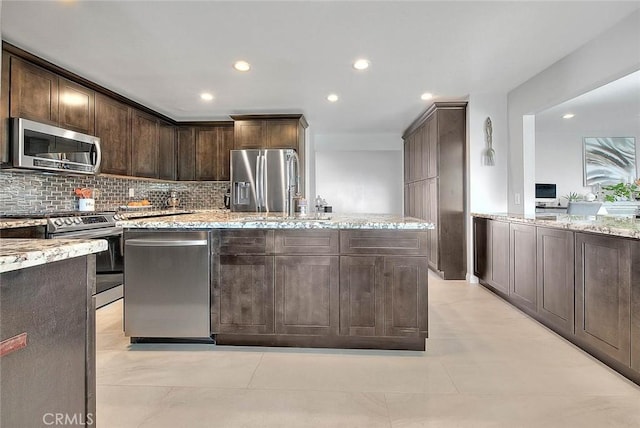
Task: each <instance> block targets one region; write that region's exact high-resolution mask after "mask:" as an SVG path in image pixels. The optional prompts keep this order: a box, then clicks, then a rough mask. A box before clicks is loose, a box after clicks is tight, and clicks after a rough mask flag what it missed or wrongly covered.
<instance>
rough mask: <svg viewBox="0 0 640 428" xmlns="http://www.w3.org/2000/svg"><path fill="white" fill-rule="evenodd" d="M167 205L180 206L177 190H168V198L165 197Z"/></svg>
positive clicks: (171, 206)
mask: <svg viewBox="0 0 640 428" xmlns="http://www.w3.org/2000/svg"><path fill="white" fill-rule="evenodd" d="M167 206H168V207H169V208H178V206H180V198H178V192H176V191H175V190H172V191H170V192H169V199H167Z"/></svg>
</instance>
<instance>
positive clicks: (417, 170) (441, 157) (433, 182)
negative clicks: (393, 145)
mask: <svg viewBox="0 0 640 428" xmlns="http://www.w3.org/2000/svg"><path fill="white" fill-rule="evenodd" d="M466 108H467V104H466V103H460V102H438V103H434V104H433V105H432V106H431V107H430V108H429V109H428V110H427V111H425V112H424V113H423V114H422V115H421V116H420V117H419V118H418V119H416V120H415V121H414V122H413V123H412V124H411V125H410V126H409V128H407V130H406V131H405V132H404V134H403V136H402V138H403V139H404V213H405V215H407V216H411V217H417V218H421V219H424V220H426V221H429V222H432V223H434V224H435V229H434V230H430V231H429V267H430V268H431V269H432V270H434V271H435V272H437V273H438V274H439V275H440V276H442V278H444V279H465V276H466V272H467V257H466V233H465V209H464V200H465V192H466V188H465V143H466Z"/></svg>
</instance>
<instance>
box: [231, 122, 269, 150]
mask: <svg viewBox="0 0 640 428" xmlns="http://www.w3.org/2000/svg"><path fill="white" fill-rule="evenodd" d="M265 134H266V132H265V126H264V121H262V120H237V121H236V122H235V123H234V147H235V149H236V150H242V149H260V148H265V146H266V144H265V136H266V135H265Z"/></svg>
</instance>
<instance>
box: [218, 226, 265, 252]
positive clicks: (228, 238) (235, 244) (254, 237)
mask: <svg viewBox="0 0 640 428" xmlns="http://www.w3.org/2000/svg"><path fill="white" fill-rule="evenodd" d="M273 232H274V231H273V230H265V229H246V230H228V229H221V230H220V254H229V255H235V254H271V253H273V248H274V246H273V241H274V237H273V235H274V233H273Z"/></svg>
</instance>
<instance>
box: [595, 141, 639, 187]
mask: <svg viewBox="0 0 640 428" xmlns="http://www.w3.org/2000/svg"><path fill="white" fill-rule="evenodd" d="M583 153H584V185H585V186H593V185H596V184H601V185H607V184H616V183H620V182H626V181H629V180H634V179H635V178H636V177H637V174H636V139H635V138H633V137H585V138H584V150H583Z"/></svg>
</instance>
